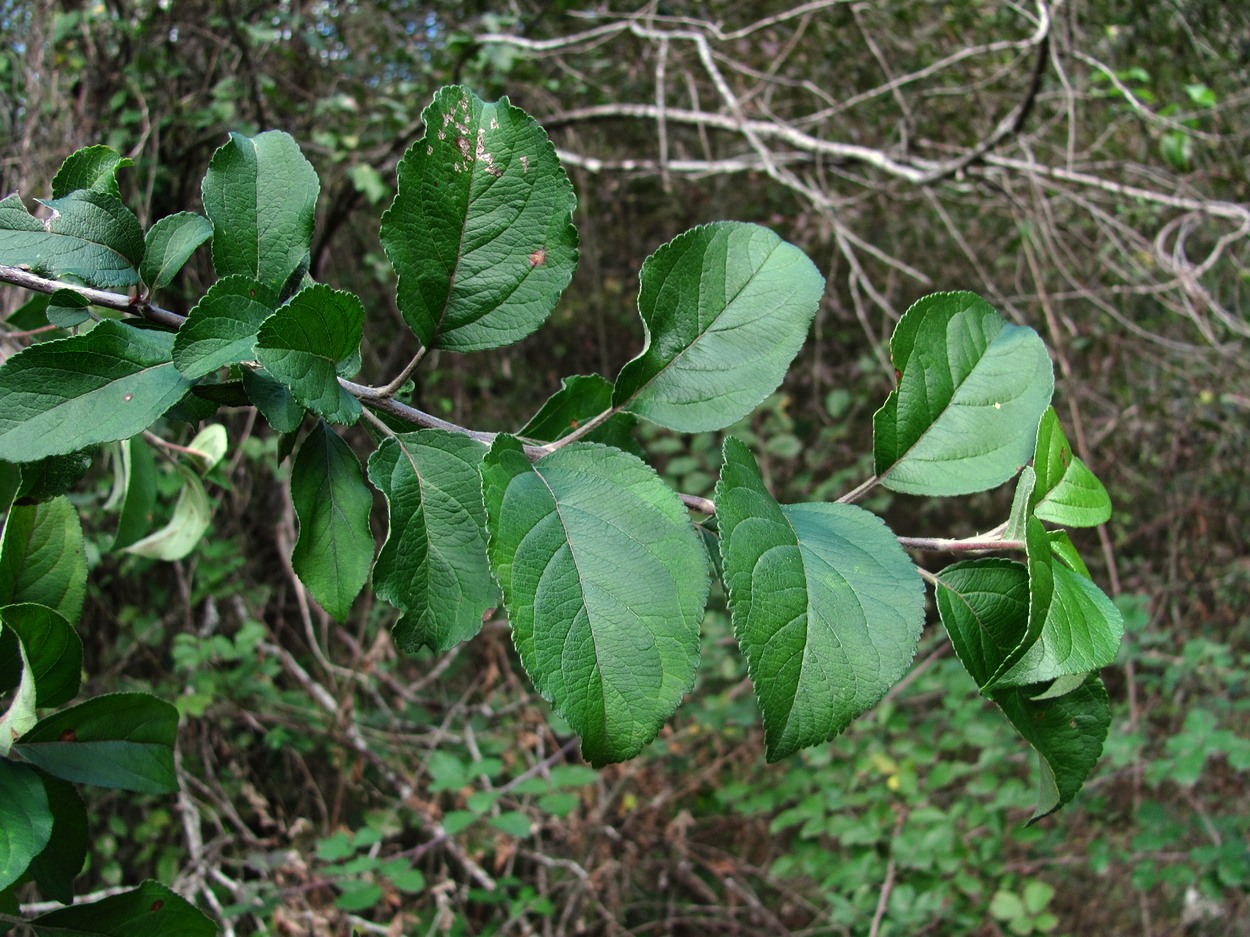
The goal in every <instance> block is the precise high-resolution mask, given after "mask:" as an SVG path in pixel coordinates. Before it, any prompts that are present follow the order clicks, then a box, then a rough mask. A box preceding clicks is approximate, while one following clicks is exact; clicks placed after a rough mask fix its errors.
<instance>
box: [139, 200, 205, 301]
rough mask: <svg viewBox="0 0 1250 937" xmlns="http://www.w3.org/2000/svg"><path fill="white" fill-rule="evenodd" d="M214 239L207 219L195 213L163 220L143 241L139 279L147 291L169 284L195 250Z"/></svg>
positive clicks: (157, 223)
mask: <svg viewBox="0 0 1250 937" xmlns="http://www.w3.org/2000/svg"><path fill="white" fill-rule="evenodd" d="M212 236H213V226H212V224H211V223H209V221H208V219H207V218H205V217H203V216H202V215H197V214H196V213H195V212H193V211H181V212H178V213H177V214H174V215H169V216H167V217H165V218H162V219H160V220H159V221H158V222H156V224H154V225H152V227H151V228H149V229H148V233H147V237H145V238H144V248H143V263H142V264H141V265H140V267H139V276H140V278H141V279H142V280H143V282H144V283H145V284H147V288H148V292H155V291H156V290H159V289H162V288H164V287H165V286H167V285H168V284H169V282H170V281H171V280H173V278H174V277H175V276H176V275H177V273H178V271H179V270H181V269H182V268H183V265H184V264H186V262H187V261H188V260H190V259H191V255H192V254H194V253H195V251H196V248H198V247H199V246H200V245H201V244H203V243H204V242H205V241H207V240H208V239H209V238H211V237H212Z"/></svg>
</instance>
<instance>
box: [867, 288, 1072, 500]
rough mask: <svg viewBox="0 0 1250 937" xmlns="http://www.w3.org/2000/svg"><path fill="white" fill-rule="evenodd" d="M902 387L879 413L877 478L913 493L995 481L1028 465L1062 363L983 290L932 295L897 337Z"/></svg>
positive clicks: (907, 317) (955, 490)
mask: <svg viewBox="0 0 1250 937" xmlns="http://www.w3.org/2000/svg"><path fill="white" fill-rule="evenodd" d="M890 354H891V356H892V358H893V360H894V367H895V368H896V369H897V371H898V372H899V384H898V388H897V389H896V390H894V391H892V392H891V393H890V396H889V397H888V398H887V399H886V402H885V406H883V407H882V408H881V409H880V410H878V411H877V414H876V416H875V417H874V418H873V452H874V456H875V459H876V471H877V476H878V477H879V479H880V480H881V484H883V485H884V486H885V487H886V488H889V489H890V490H892V491H900V492H903V493H905V494H917V495H961V494H969V493H970V492H974V491H983V490H985V489H987V488H993V487H994V486H996V485H1000V484H1002V483H1003V482H1005V481H1006V480H1007V479H1009V478H1010V477H1011V476H1012V475H1014V474H1015V473H1016V472H1018V471H1020V468H1021V466H1023V465H1025V464H1026V463H1027V462H1028V461H1029V458H1030V457H1031V456H1032V453H1033V441H1034V438H1035V434H1036V431H1037V426H1038V421H1039V420H1040V419H1041V416H1042V413H1043V412H1044V411H1045V410H1046V407H1047V405H1048V404H1049V403H1050V396H1051V393H1052V391H1053V390H1054V370H1053V368H1052V366H1051V363H1050V358H1049V356H1048V355H1047V353H1046V346H1045V344H1044V343H1043V342H1042V340H1041V338H1039V337H1038V335H1037V333H1036V332H1034V331H1033V330H1032V329H1028V328H1022V327H1020V326H1016V325H1008V324H1007V323H1006V322H1005V321H1004V320H1003V318H1002V316H1000V315H999V314H998V313H997V312H995V311H994V309H993V307H992V306H990V305H989V303H987V302H986V301H985V300H983V299H982V298H981V297H979V296H977V295H976V294H975V293H966V292H965V293H934V294H933V295H931V296H926V297H924V298H923V299H920V300H917V302H916V303H914V304H913V305H912V307H911V308H910V309H908V310H907V312H906V313H904V315H903V318H902V319H900V320H899V323H898V326H897V328H895V330H894V337H893V338H892V339H891V340H890Z"/></svg>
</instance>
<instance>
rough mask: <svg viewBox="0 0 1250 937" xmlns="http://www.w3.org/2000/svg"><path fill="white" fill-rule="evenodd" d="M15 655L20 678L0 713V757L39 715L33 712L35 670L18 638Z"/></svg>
mask: <svg viewBox="0 0 1250 937" xmlns="http://www.w3.org/2000/svg"><path fill="white" fill-rule="evenodd" d="M17 656H18V664H19V666H20V667H21V678H20V681H19V683H18V685H17V692H16V693H15V694H13V699H12V700H10V701H9V705H8V708H7V709H5V711H4V713H3V715H0V758H5V757H7V756H8V754H9V751H10V749H12V747H13V743H14V741H16V740H17V739H19V738H21V737H22V736H23V735H24V734H26V733H27V732H29V731H30V729H31V728H32V727H33V726H34V725H35V724H36V723H37V722H38V721H39V716H38V715H37V714H36V713H35V672H34V670H33V669H32V668H31V666H30V661H29V660H27V658H26V648H25V646H24V645H23V644H22V643H21V641H20V640H19V641H18V645H17Z"/></svg>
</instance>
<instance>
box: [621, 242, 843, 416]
mask: <svg viewBox="0 0 1250 937" xmlns="http://www.w3.org/2000/svg"><path fill="white" fill-rule="evenodd" d="M640 279H641V288H640V290H639V293H638V311H639V313H640V314H641V316H642V322H643V327H644V329H645V330H646V346H645V347H644V349H643V351H642V354H640V355H639V356H638V357H637V358H635V359H634V360H633V361H631V362H629V363H628V364H626V365H625V367H623V368H622V369H621V373H620V374H619V375H618V376H617V378H616V389H615V392H614V394H613V402H614V403H615V404H616V405H617V406H619V407H622V408H624V409H626V410H628V411H629V412H631V413H636V414H638V415H639V416H643V417H646V418H647V419H648V420H651V421H653V422H655V423H659V424H660V425H662V426H666V427H668V428H669V429H674V430H679V431H681V432H687V433H694V432H701V431H703V430H715V429H721V428H723V427H725V426H728V425H729V424H730V423H733V422H735V421H736V420H739V419H741V418H742V417H744V416H746V414H748V413H750V412H751V410H753V409H755V407H756V406H758V405H759V403H760V401H762V400H763V399H764V398H765V397H767V396H768V395H769V394H770V393H772V391H773V390H775V389H776V387H777V385H778V384H780V383H781V379H782V378H783V377H785V374H786V370H787V369H788V368H789V367H790V362H791V361H793V360H794V356H795V355H796V354H798V351H799V349H800V348H801V347H802V346H803V342H804V340H805V339H806V338H807V331H808V328H809V327H810V326H811V322H812V318H813V316H815V314H816V308H817V307H818V306H819V305H820V297H821V294H822V293H823V292H824V288H825V281H824V277H822V276H821V274H820V271H819V270H817V269H816V265H815V264H813V263H812V262H811V260H809V259H808V257H807V255H806V254H804V253H803V252H802V251H801V250H799V249H798V248H797V247H795V246H794V245H793V244H788V243H787V242H785V241H783V240H782V239H781V238H780V237H778V236H777V235H776V234H774V233H773V232H772V231H769V230H768V229H767V228H762V227H760V226H759V225H754V224H745V223H741V222H730V221H722V222H717V223H715V224H709V225H703V226H701V227H698V228H694V229H692V230H690V231H687V232H686V233H685V234H682V235H679V236H678V237H676V238H675V239H673V240H672V241H670V242H669V243H668V244H666V245H664V246H663V247H661V248H660V249H659V250H658V251H656V252H655V253H654V254H652V255H651V256H650V257H648V258H647V260H646V261H645V262H644V263H643V265H642V273H641V276H640Z"/></svg>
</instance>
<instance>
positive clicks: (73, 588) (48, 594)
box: [0, 497, 87, 622]
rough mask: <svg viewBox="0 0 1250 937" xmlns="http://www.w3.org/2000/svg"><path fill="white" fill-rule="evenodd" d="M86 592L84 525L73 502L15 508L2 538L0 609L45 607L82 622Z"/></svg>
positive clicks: (59, 500) (65, 501) (10, 514)
mask: <svg viewBox="0 0 1250 937" xmlns="http://www.w3.org/2000/svg"><path fill="white" fill-rule="evenodd" d="M86 592H87V559H86V553H85V550H84V547H83V538H82V524H81V523H80V522H79V520H78V511H77V510H76V509H75V508H74V506H73V505H72V504H70V502H69V499H68V498H64V497H60V498H53V499H52V500H51V501H44V502H43V503H41V504H31V505H14V506H13V507H12V508H11V509H10V510H9V518H8V521H7V522H6V523H5V526H4V537H3V539H2V540H0V606H4V605H18V604H21V603H25V602H30V603H33V604H35V605H45V606H47V607H48V608H50V609H52V610H53V611H55V612H56V613H57V614H59V615H60V616H61V617H62V618H64V619H65V620H66V621H70V622H76V621H78V616H79V615H81V614H82V603H83V597H84V596H85V595H86Z"/></svg>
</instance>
